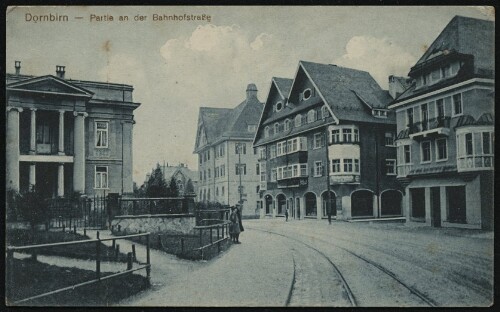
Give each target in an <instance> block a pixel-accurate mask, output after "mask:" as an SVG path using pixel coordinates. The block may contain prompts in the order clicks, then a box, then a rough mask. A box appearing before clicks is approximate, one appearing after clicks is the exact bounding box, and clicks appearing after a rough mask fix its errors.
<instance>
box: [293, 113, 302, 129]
mask: <svg viewBox="0 0 500 312" xmlns="http://www.w3.org/2000/svg"><path fill="white" fill-rule="evenodd" d="M294 123H295V128H297V127H300V126H301V125H302V115H301V114H297V116H295V120H294Z"/></svg>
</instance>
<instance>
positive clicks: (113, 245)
mask: <svg viewBox="0 0 500 312" xmlns="http://www.w3.org/2000/svg"><path fill="white" fill-rule="evenodd" d="M115 247H116V239H113V240H112V241H111V248H113V249H115Z"/></svg>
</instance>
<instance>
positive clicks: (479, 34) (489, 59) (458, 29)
mask: <svg viewBox="0 0 500 312" xmlns="http://www.w3.org/2000/svg"><path fill="white" fill-rule="evenodd" d="M494 39H495V24H494V22H492V21H487V20H482V19H477V18H471V17H464V16H458V15H457V16H455V17H454V18H453V19H452V20H451V21H450V22H449V23H448V25H446V27H445V28H444V29H443V31H441V33H440V34H439V35H438V36H437V38H436V39H435V40H434V42H433V43H432V44H431V45H430V47H429V48H428V49H427V51H426V52H425V53H424V54H423V55H422V57H421V58H420V59H419V60H418V61H417V63H416V64H415V66H418V65H420V64H422V63H425V62H426V61H429V60H430V59H432V58H433V57H436V56H439V55H441V53H442V52H444V51H454V52H457V53H460V54H469V55H474V67H475V72H477V70H478V69H481V68H483V69H487V70H491V69H493V68H494V67H495V65H494V64H495V63H494V61H495V52H494V51H495V46H494V45H495V40H494Z"/></svg>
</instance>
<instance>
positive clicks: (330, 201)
mask: <svg viewBox="0 0 500 312" xmlns="http://www.w3.org/2000/svg"><path fill="white" fill-rule="evenodd" d="M326 130H328V127H326ZM323 138H324V144H325V151H326V191H327V193H328V196H327V199H326V204H327V206H326V212H327V213H328V224H332V199H331V192H330V158H329V155H328V132H327V131H325V132H324V136H323Z"/></svg>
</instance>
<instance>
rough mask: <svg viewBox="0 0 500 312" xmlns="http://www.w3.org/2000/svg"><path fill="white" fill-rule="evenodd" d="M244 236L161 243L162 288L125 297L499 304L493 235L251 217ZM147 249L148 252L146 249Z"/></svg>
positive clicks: (239, 302)
mask: <svg viewBox="0 0 500 312" xmlns="http://www.w3.org/2000/svg"><path fill="white" fill-rule="evenodd" d="M101 237H103V236H102V234H101ZM240 238H241V241H242V244H240V245H233V246H232V247H231V248H230V249H229V250H228V251H227V252H225V253H222V254H221V255H219V256H218V257H217V258H215V259H212V260H211V261H187V260H180V259H177V258H176V257H174V256H171V255H166V254H164V253H162V252H159V251H153V252H152V255H151V256H152V258H151V259H152V266H153V270H152V283H153V287H152V288H151V289H150V290H147V291H144V292H142V293H140V294H138V295H136V296H134V297H131V298H129V299H127V300H125V301H123V302H121V303H120V305H123V306H354V305H355V306H423V307H427V306H488V305H489V304H490V303H491V302H492V294H493V292H492V288H493V235H492V233H484V232H479V231H470V230H469V231H466V230H456V229H433V228H419V227H410V226H405V225H399V224H367V223H360V224H358V223H345V222H334V223H333V224H332V225H328V223H327V222H326V221H319V222H318V221H317V220H302V221H290V222H284V220H281V219H277V220H248V221H246V222H245V232H243V233H242V235H241V237H240ZM127 248H128V246H123V248H122V250H125V249H127ZM137 252H138V256H140V255H141V253H142V252H143V251H142V249H141V248H138V250H137Z"/></svg>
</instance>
